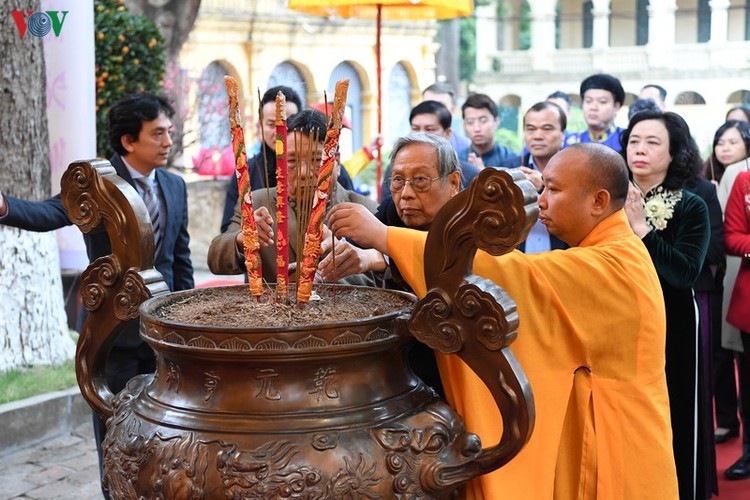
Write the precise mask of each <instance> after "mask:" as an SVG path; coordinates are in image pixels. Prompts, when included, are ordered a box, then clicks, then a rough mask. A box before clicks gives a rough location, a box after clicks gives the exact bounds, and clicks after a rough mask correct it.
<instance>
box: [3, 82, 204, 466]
mask: <svg viewBox="0 0 750 500" xmlns="http://www.w3.org/2000/svg"><path fill="white" fill-rule="evenodd" d="M173 115H174V109H173V108H172V106H171V105H170V104H169V102H168V101H167V100H166V99H164V98H163V97H160V96H156V95H153V94H149V93H140V94H133V95H129V96H126V97H124V98H123V99H121V100H120V101H118V102H116V103H115V104H114V105H113V106H112V108H111V109H110V111H109V116H108V120H109V142H110V145H111V146H112V148H113V149H114V150H115V151H116V153H115V155H113V156H112V158H110V160H109V161H110V163H111V164H112V166H113V167H114V168H115V170H116V171H117V174H118V175H119V176H120V177H122V178H123V179H124V180H125V181H126V182H127V183H128V184H130V185H131V186H133V187H134V188H135V189H136V191H137V192H138V194H140V195H141V197H142V198H143V199H144V202H145V203H146V206H147V208H148V210H149V214H150V215H151V218H152V221H153V225H154V242H155V245H154V248H155V255H154V267H156V269H157V270H158V271H159V272H160V273H161V274H162V276H163V277H164V281H165V282H166V283H167V286H168V287H169V289H170V290H171V291H176V290H187V289H190V288H193V266H192V263H191V261H190V249H189V248H188V244H189V241H190V237H189V235H188V231H187V226H188V207H187V188H186V186H185V181H183V180H182V178H181V177H179V176H177V175H175V174H172V173H169V172H167V171H165V170H163V169H160V168H159V167H162V166H164V165H166V164H167V160H168V158H169V151H170V148H171V146H172V139H171V138H170V130H171V128H172V121H171V117H172V116H173ZM0 224H5V225H8V226H13V227H17V228H20V229H25V230H29V231H51V230H54V229H58V228H61V227H63V226H67V225H70V224H71V221H70V219H69V218H68V215H67V212H66V211H65V208H63V205H62V201H61V199H60V195H57V196H54V197H52V198H49V199H47V200H44V201H27V200H21V199H19V198H14V197H12V196H3V195H2V194H1V193H0ZM84 241H85V243H86V251H87V253H88V257H89V261H90V262H93V261H94V260H96V259H97V258H99V257H102V256H105V255H108V254H110V253H111V246H110V242H109V237H108V235H107V233H106V232H103V231H102V232H95V233H87V234H84ZM154 369H155V360H154V353H153V351H152V350H151V348H150V347H149V346H148V345H147V344H146V343H145V342H143V340H141V338H140V337H139V335H138V321H137V320H133V321H131V322H129V323H128V324H127V326H126V328H125V329H124V331H123V333H122V334H121V335H120V337H119V338H118V339H117V340H116V341H115V343H114V346H113V348H112V351H111V352H110V354H109V357H108V359H107V362H106V366H105V373H106V376H107V383H108V384H109V388H110V389H111V390H112V392H113V393H115V394H117V393H118V392H119V391H121V390H122V389H123V388H124V387H125V384H126V383H127V381H128V380H130V379H131V378H132V377H134V376H135V375H138V374H141V373H151V372H153V371H154ZM105 430H106V427H105V425H104V422H103V421H102V420H101V419H100V418H99V417H98V415H96V414H94V433H95V435H96V442H97V450H98V451H99V460H100V466H101V442H102V440H103V439H104V433H105Z"/></svg>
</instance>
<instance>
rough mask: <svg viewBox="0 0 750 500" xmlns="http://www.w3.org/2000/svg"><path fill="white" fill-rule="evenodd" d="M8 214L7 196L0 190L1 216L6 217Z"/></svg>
mask: <svg viewBox="0 0 750 500" xmlns="http://www.w3.org/2000/svg"><path fill="white" fill-rule="evenodd" d="M7 214H8V207H7V205H6V204H5V196H3V192H2V191H0V217H5V216H6V215H7Z"/></svg>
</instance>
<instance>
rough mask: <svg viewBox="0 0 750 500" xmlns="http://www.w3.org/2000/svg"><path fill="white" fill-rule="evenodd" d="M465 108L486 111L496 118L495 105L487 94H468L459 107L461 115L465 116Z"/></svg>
mask: <svg viewBox="0 0 750 500" xmlns="http://www.w3.org/2000/svg"><path fill="white" fill-rule="evenodd" d="M466 108H474V109H482V108H484V109H487V110H489V112H490V113H491V114H492V116H493V117H494V118H497V104H495V101H493V100H492V98H491V97H490V96H488V95H487V94H470V95H469V97H467V98H466V101H464V104H463V106H461V114H462V115H465V114H466Z"/></svg>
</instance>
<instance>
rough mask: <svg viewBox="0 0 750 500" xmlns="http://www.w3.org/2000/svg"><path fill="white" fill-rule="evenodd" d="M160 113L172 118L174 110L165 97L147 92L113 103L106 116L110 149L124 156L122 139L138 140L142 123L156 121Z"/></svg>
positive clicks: (125, 151)
mask: <svg viewBox="0 0 750 500" xmlns="http://www.w3.org/2000/svg"><path fill="white" fill-rule="evenodd" d="M160 113H164V115H166V116H167V118H172V117H173V116H174V108H173V107H172V105H171V104H169V101H168V100H167V98H166V97H164V96H161V95H156V94H151V93H149V92H140V93H137V94H129V95H126V96H125V97H123V98H122V99H120V100H119V101H117V102H116V103H114V104H113V105H112V107H111V108H109V113H108V114H107V125H108V128H109V145H110V147H111V148H112V149H114V150H115V151H116V152H117V154H119V155H120V156H126V155H127V154H128V152H127V150H126V149H125V148H124V147H123V146H122V137H123V136H125V135H129V136H130V137H132V138H133V139H134V140H138V136H139V135H140V134H141V129H142V128H143V122H150V121H153V120H156V119H157V118H158V117H159V114H160Z"/></svg>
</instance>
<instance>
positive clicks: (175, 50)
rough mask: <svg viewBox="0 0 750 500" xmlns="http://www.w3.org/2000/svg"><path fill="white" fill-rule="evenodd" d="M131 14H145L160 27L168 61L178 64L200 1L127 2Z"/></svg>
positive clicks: (132, 0) (150, 0)
mask: <svg viewBox="0 0 750 500" xmlns="http://www.w3.org/2000/svg"><path fill="white" fill-rule="evenodd" d="M125 3H126V4H127V6H128V8H129V9H130V11H131V12H134V13H137V14H143V15H144V16H146V17H147V18H149V19H150V20H151V21H153V22H154V24H156V25H157V26H158V27H159V31H161V36H163V37H164V42H165V48H166V51H167V61H169V62H171V63H176V62H177V56H178V55H179V54H180V49H181V48H182V44H184V43H185V41H186V40H187V39H188V36H189V35H190V30H192V29H193V24H195V18H196V17H197V16H198V9H199V8H200V5H201V1H200V0H166V1H164V0H160V1H158V2H156V1H154V0H126V2H125Z"/></svg>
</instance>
